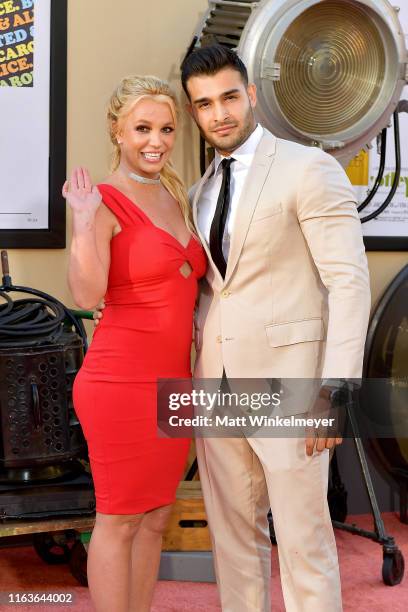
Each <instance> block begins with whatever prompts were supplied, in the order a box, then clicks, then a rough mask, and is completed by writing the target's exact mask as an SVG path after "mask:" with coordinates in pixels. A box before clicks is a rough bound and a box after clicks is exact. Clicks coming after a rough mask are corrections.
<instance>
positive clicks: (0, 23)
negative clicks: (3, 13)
mask: <svg viewBox="0 0 408 612" xmlns="http://www.w3.org/2000/svg"><path fill="white" fill-rule="evenodd" d="M9 28H10V18H9V17H3V18H2V19H0V32H1V31H2V30H8V29H9Z"/></svg>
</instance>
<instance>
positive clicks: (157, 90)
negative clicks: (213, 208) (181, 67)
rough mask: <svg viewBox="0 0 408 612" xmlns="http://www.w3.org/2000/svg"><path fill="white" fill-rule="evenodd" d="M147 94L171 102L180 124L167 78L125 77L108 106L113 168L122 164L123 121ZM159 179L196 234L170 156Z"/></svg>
mask: <svg viewBox="0 0 408 612" xmlns="http://www.w3.org/2000/svg"><path fill="white" fill-rule="evenodd" d="M144 98H150V99H152V100H156V101H158V102H164V103H167V104H168V105H169V106H170V110H171V113H172V115H173V120H174V123H175V125H177V120H178V115H179V108H178V103H177V98H176V95H175V93H174V92H173V90H172V89H171V87H170V85H169V84H168V83H167V81H164V80H162V79H159V78H158V77H155V76H138V75H132V76H128V77H125V78H123V79H122V80H121V82H120V83H119V85H118V87H117V88H116V89H115V91H114V92H113V94H112V96H111V99H110V101H109V106H108V115H107V117H108V129H109V135H110V139H111V142H112V145H113V154H112V161H111V170H112V171H114V170H116V169H117V168H118V166H119V164H120V158H121V150H120V146H119V144H118V141H117V134H118V130H119V127H120V123H121V121H122V120H123V119H125V118H126V117H127V116H128V115H129V113H130V112H131V111H132V109H133V107H134V106H135V104H137V102H139V101H140V100H142V99H144ZM160 179H161V182H162V185H163V186H164V187H165V189H167V191H169V193H170V194H171V195H172V196H173V198H174V199H175V200H177V202H178V203H179V206H180V209H181V212H182V214H183V217H184V220H185V223H186V225H187V227H188V228H189V230H190V231H191V232H193V233H194V234H195V233H196V230H195V228H194V224H193V221H192V217H191V207H190V203H189V200H188V194H187V191H186V188H185V186H184V183H183V181H182V180H181V178H180V176H179V174H178V172H177V171H176V170H175V168H174V167H173V165H172V163H171V162H170V160H169V161H167V162H166V163H165V165H164V167H163V169H162V171H161V173H160Z"/></svg>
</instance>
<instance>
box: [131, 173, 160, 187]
mask: <svg viewBox="0 0 408 612" xmlns="http://www.w3.org/2000/svg"><path fill="white" fill-rule="evenodd" d="M128 176H129V178H131V179H133V180H134V181H137V182H138V183H143V184H144V185H160V177H159V178H158V179H150V178H146V177H145V176H140V175H139V174H136V173H135V172H129V174H128Z"/></svg>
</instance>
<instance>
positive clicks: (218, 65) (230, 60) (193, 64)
mask: <svg viewBox="0 0 408 612" xmlns="http://www.w3.org/2000/svg"><path fill="white" fill-rule="evenodd" d="M224 68H232V69H233V70H236V71H237V72H239V73H240V75H241V77H242V80H243V82H244V83H245V85H248V72H247V69H246V67H245V64H244V63H243V61H242V60H241V59H240V58H239V57H238V55H237V54H236V53H235V51H232V50H231V49H228V47H223V46H222V45H211V46H209V47H202V48H200V49H196V50H195V51H193V52H192V53H190V55H188V56H187V57H186V58H185V60H184V61H183V63H182V65H181V84H182V85H183V89H184V91H185V92H186V94H187V97H188V98H190V96H189V93H188V90H187V81H188V80H189V78H191V77H193V76H199V75H212V74H217V72H219V71H220V70H223V69H224Z"/></svg>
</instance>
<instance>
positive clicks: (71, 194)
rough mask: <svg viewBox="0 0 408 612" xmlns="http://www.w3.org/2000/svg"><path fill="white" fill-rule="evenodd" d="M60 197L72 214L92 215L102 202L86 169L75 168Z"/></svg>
mask: <svg viewBox="0 0 408 612" xmlns="http://www.w3.org/2000/svg"><path fill="white" fill-rule="evenodd" d="M62 195H63V196H64V198H65V199H66V200H67V202H68V204H69V205H70V207H71V208H72V210H73V211H74V212H77V213H88V214H89V215H91V216H92V215H94V214H95V213H96V211H97V209H98V208H99V206H100V204H101V202H102V196H101V194H100V191H99V189H98V187H97V186H96V185H92V181H91V177H90V176H89V172H88V170H87V169H86V168H81V167H79V168H75V169H74V170H73V171H72V173H71V177H70V179H69V181H65V183H64V186H63V188H62Z"/></svg>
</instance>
